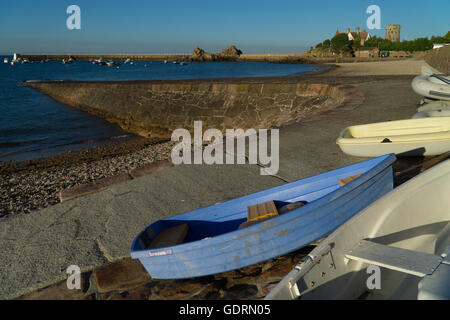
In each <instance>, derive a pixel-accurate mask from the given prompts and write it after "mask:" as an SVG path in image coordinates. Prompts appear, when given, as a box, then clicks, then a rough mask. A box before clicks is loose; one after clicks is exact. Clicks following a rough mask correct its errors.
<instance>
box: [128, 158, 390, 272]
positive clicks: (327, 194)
mask: <svg viewBox="0 0 450 320" xmlns="http://www.w3.org/2000/svg"><path fill="white" fill-rule="evenodd" d="M395 160H396V158H395V155H393V154H389V155H385V156H382V157H378V158H374V159H371V160H367V161H363V162H360V163H356V164H353V165H350V166H347V167H343V168H340V169H336V170H332V171H329V172H326V173H322V174H319V175H316V176H313V177H309V178H306V179H302V180H298V181H295V182H291V183H287V184H284V185H281V186H278V187H275V188H271V189H268V190H264V191H260V192H257V193H253V194H250V195H247V196H244V197H241V198H237V199H233V200H229V201H226V202H223V203H219V204H215V205H212V206H208V207H205V208H201V209H197V210H194V211H190V212H187V213H183V214H179V215H176V216H173V217H170V218H166V219H163V220H159V221H157V222H155V223H153V224H151V225H150V226H148V227H147V228H146V229H145V230H144V231H142V232H141V233H140V234H139V235H138V236H137V237H136V238H135V239H134V241H133V244H132V246H131V257H132V258H134V259H139V260H140V262H141V263H142V265H143V266H144V267H145V269H146V270H147V272H148V273H149V274H150V275H151V276H152V277H153V278H155V279H181V278H191V277H198V276H205V275H211V274H216V273H221V272H225V271H230V270H235V269H239V268H242V267H246V266H249V265H252V264H256V263H259V262H262V261H265V260H268V259H271V258H275V257H278V256H281V255H284V254H287V253H289V252H292V251H295V250H297V249H299V248H302V247H304V246H306V245H308V244H310V243H312V242H314V241H317V240H318V239H321V238H323V237H326V236H327V235H329V234H330V233H331V232H332V231H334V230H335V229H336V228H338V227H339V226H340V225H342V224H343V223H345V222H346V221H347V220H348V219H350V218H351V217H353V216H354V215H355V214H356V213H358V212H359V211H361V210H362V209H364V208H365V207H367V206H368V205H370V204H371V203H372V202H374V201H375V200H377V199H378V198H380V197H381V196H383V195H384V194H386V193H388V192H389V191H391V190H392V188H393V174H392V163H393V162H394V161H395ZM359 174H361V175H360V176H359V177H358V178H356V179H354V180H352V181H350V182H348V183H347V184H345V185H343V186H341V185H340V184H339V182H338V181H339V180H341V179H345V178H348V177H351V176H358V175H359ZM271 200H274V201H275V202H276V203H277V207H278V206H279V205H283V204H286V203H294V202H298V201H303V202H305V203H307V204H306V205H304V206H302V207H299V208H297V209H295V210H292V211H289V212H287V213H284V214H282V215H279V216H276V217H274V218H271V219H269V220H265V221H262V222H260V223H256V224H254V225H251V226H249V227H247V228H243V229H238V227H239V226H240V225H241V224H242V223H243V222H245V221H246V219H247V207H249V206H252V205H255V204H259V203H263V202H267V201H271ZM186 224H187V226H188V232H187V235H186V237H185V238H184V242H183V243H181V244H178V245H173V246H166V247H161V248H152V249H147V248H148V246H147V245H148V242H149V241H152V240H154V239H155V238H156V237H157V236H158V234H160V233H161V232H162V231H164V230H167V229H169V228H173V227H176V226H178V227H179V226H182V225H186Z"/></svg>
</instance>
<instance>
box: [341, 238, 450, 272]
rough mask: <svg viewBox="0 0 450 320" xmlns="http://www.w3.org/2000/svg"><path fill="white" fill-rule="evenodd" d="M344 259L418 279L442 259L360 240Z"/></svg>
mask: <svg viewBox="0 0 450 320" xmlns="http://www.w3.org/2000/svg"><path fill="white" fill-rule="evenodd" d="M345 257H346V258H348V259H351V260H355V261H361V262H364V263H367V264H372V265H377V266H380V267H384V268H387V269H391V270H396V271H400V272H404V273H408V274H412V275H415V276H419V277H424V276H425V275H429V274H432V273H433V272H434V271H435V270H436V268H437V267H438V266H439V265H440V264H441V262H442V260H443V258H442V257H440V256H437V255H434V254H429V253H423V252H418V251H412V250H407V249H401V248H396V247H391V246H385V245H382V244H378V243H374V242H372V241H367V240H361V241H360V242H359V243H358V245H357V246H356V247H355V248H353V249H352V250H350V251H348V252H346V253H345Z"/></svg>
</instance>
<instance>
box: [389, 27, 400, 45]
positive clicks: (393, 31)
mask: <svg viewBox="0 0 450 320" xmlns="http://www.w3.org/2000/svg"><path fill="white" fill-rule="evenodd" d="M401 28H402V26H401V25H399V24H390V25H388V26H386V40H390V41H393V42H400V29H401Z"/></svg>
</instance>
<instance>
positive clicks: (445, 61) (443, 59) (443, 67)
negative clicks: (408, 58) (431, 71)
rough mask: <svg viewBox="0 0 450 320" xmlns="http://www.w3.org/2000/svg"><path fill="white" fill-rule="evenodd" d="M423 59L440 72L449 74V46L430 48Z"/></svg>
mask: <svg viewBox="0 0 450 320" xmlns="http://www.w3.org/2000/svg"><path fill="white" fill-rule="evenodd" d="M425 61H426V62H427V63H428V64H429V65H430V66H432V67H433V68H435V69H437V70H439V71H441V72H442V73H444V74H447V75H448V74H450V46H445V47H442V48H439V49H434V50H430V51H429V52H428V53H427V55H426V56H425Z"/></svg>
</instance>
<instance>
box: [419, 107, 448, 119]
mask: <svg viewBox="0 0 450 320" xmlns="http://www.w3.org/2000/svg"><path fill="white" fill-rule="evenodd" d="M432 117H450V109H447V110H445V109H444V110H429V111H420V112H417V113H416V114H414V115H413V116H412V118H411V119H420V118H432Z"/></svg>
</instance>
